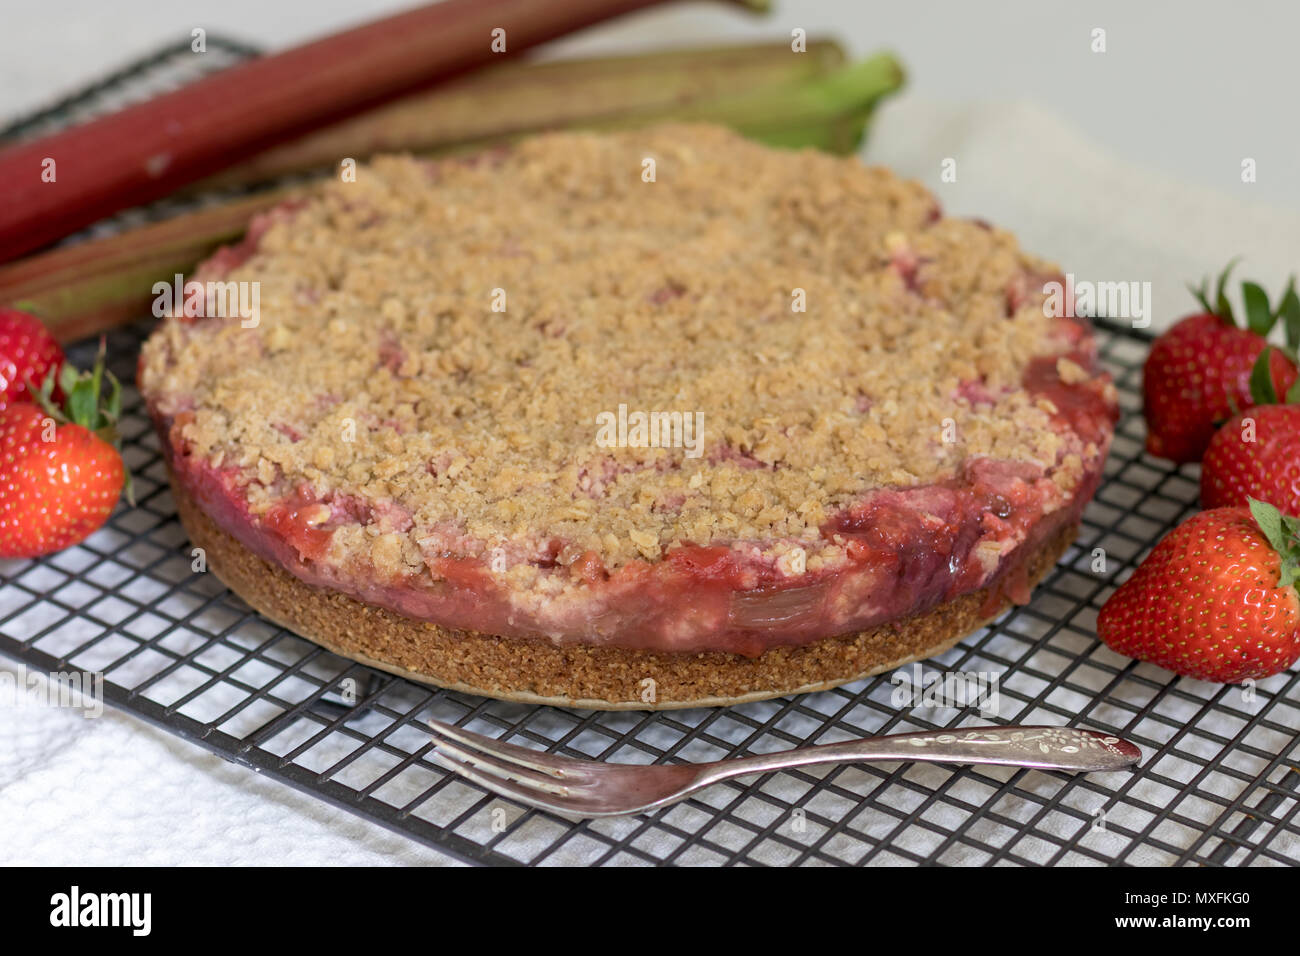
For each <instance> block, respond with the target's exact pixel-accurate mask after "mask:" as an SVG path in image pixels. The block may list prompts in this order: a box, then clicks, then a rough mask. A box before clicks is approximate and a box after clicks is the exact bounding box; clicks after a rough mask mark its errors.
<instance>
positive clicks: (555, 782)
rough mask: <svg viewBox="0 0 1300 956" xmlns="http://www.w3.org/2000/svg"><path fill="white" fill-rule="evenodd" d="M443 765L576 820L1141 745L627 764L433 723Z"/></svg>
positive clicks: (1083, 733)
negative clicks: (768, 776)
mask: <svg viewBox="0 0 1300 956" xmlns="http://www.w3.org/2000/svg"><path fill="white" fill-rule="evenodd" d="M429 727H430V729H431V731H432V733H433V740H434V747H435V749H434V751H433V753H432V754H431V755H430V756H431V757H432V758H433V760H434V762H435V763H437V764H438V765H439V766H441V767H444V768H446V769H447V770H450V771H452V772H454V773H457V774H459V775H460V776H462V777H464V778H465V779H467V780H472V781H474V782H475V783H477V784H479V785H480V786H482V787H486V788H487V789H488V790H491V791H492V792H493V793H496V794H500V795H501V796H503V797H509V798H510V799H512V800H516V801H518V802H519V803H524V804H527V805H528V806H530V807H539V808H541V809H543V810H550V811H552V812H554V813H559V814H563V815H565V816H573V817H612V816H619V815H622V814H626V813H640V812H642V811H645V810H653V809H655V808H656V807H666V806H668V805H669V804H672V803H676V802H677V801H678V800H682V799H684V798H685V797H687V796H689V795H690V794H692V793H694V792H696V791H697V790H702V789H704V788H705V787H711V786H713V784H715V783H719V782H721V781H723V780H730V779H731V778H732V777H743V776H746V775H748V774H755V773H769V772H771V771H773V770H786V769H788V768H790V767H807V766H810V765H812V764H819V763H854V762H858V761H924V762H927V763H952V764H1001V765H1003V766H1011V767H1033V768H1037V769H1039V770H1064V771H1067V772H1071V773H1091V772H1094V771H1107V770H1123V769H1125V768H1127V767H1132V766H1133V765H1134V764H1136V763H1137V762H1138V761H1139V760H1140V759H1141V758H1142V751H1140V750H1139V749H1138V748H1137V747H1136V746H1135V745H1134V744H1132V743H1130V742H1129V741H1127V740H1124V739H1122V738H1120V737H1115V736H1113V735H1111V734H1104V733H1101V732H1099V731H1096V730H1080V729H1076V728H1074V727H974V728H966V727H963V728H959V729H956V730H950V731H933V732H928V733H917V734H893V735H891V736H888V737H866V738H864V739H861V740H845V741H842V742H840V743H834V744H816V745H814V746H811V747H799V748H797V749H795V750H783V751H779V752H777V753H770V754H757V755H755V756H751V757H734V758H731V759H728V760H715V761H713V762H712V763H679V764H652V765H643V764H622V763H604V762H602V761H599V760H580V759H574V758H573V757H560V756H556V755H555V754H548V753H541V752H540V751H537V750H530V749H528V748H527V747H520V746H517V745H516V744H508V743H503V742H502V741H499V740H494V739H493V738H491V737H484V736H483V735H482V734H475V733H471V732H470V731H468V730H462V729H461V728H459V727H452V726H450V725H449V724H444V723H442V722H440V721H436V720H431V721H429Z"/></svg>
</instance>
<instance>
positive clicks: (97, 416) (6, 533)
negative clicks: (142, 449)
mask: <svg viewBox="0 0 1300 956" xmlns="http://www.w3.org/2000/svg"><path fill="white" fill-rule="evenodd" d="M104 374H105V373H104V371H103V354H102V349H101V355H100V361H99V362H98V363H97V364H96V366H95V370H94V372H92V373H84V374H81V375H78V374H77V372H76V370H75V369H73V368H72V366H71V365H66V364H65V365H64V366H63V367H62V369H61V370H60V374H59V378H60V387H61V388H62V390H63V392H64V394H65V395H66V396H67V401H66V408H65V409H64V410H59V409H57V408H55V407H54V405H53V404H52V403H51V401H50V396H51V394H52V393H53V392H54V388H55V382H54V380H55V375H54V373H53V372H50V373H49V374H47V376H46V378H45V381H44V383H43V384H42V386H41V388H40V391H39V392H38V393H37V394H36V396H35V397H36V398H37V399H38V401H39V403H40V404H34V403H31V402H15V403H14V404H12V405H9V406H7V407H5V408H3V409H0V558H32V557H36V556H38V555H42V554H49V553H50V552H52V551H58V550H60V549H62V548H66V547H68V546H69V545H73V544H76V543H77V542H78V541H82V540H84V539H85V538H86V536H88V535H89V534H90V533H91V532H92V531H94V530H96V529H97V528H99V527H100V525H102V524H103V523H104V522H105V521H106V520H108V516H109V515H110V514H111V513H112V511H113V507H114V505H116V504H117V499H118V496H119V495H120V494H121V492H122V486H123V482H124V480H125V479H126V472H125V468H124V467H123V464H122V456H121V455H119V454H118V452H117V449H116V448H115V447H114V445H113V443H112V442H113V441H114V440H115V438H116V436H115V433H114V426H115V424H116V420H117V415H118V410H119V407H120V399H121V387H120V386H119V385H118V383H117V380H116V379H114V378H113V377H112V375H111V374H109V375H108V378H109V381H110V382H111V383H112V393H111V395H110V396H109V397H108V399H107V401H106V403H104V404H103V407H101V403H100V384H101V382H102V380H103V376H104ZM128 494H129V492H128Z"/></svg>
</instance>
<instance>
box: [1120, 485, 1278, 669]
mask: <svg viewBox="0 0 1300 956" xmlns="http://www.w3.org/2000/svg"><path fill="white" fill-rule="evenodd" d="M1298 574H1300V519H1296V518H1294V517H1288V516H1284V515H1282V514H1281V512H1279V511H1278V510H1277V509H1276V508H1274V507H1273V506H1272V505H1269V504H1265V503H1264V502H1261V501H1255V500H1252V501H1251V502H1250V506H1249V507H1248V508H1214V509H1212V510H1210V511H1202V512H1200V513H1199V514H1197V515H1194V516H1193V517H1191V518H1189V519H1188V520H1187V521H1184V522H1183V523H1182V524H1180V525H1179V526H1178V527H1177V528H1175V529H1174V530H1173V531H1171V532H1169V534H1167V535H1166V536H1165V537H1164V539H1163V540H1161V541H1160V543H1159V544H1157V545H1156V546H1155V549H1154V550H1153V551H1152V552H1151V554H1150V555H1149V556H1148V557H1147V559H1146V560H1145V561H1143V562H1142V563H1141V564H1140V565H1139V566H1138V568H1137V570H1136V571H1134V572H1133V576H1132V577H1130V578H1129V579H1128V580H1127V581H1125V582H1124V584H1122V585H1121V586H1120V588H1119V589H1118V590H1117V591H1116V592H1115V593H1114V594H1112V595H1111V597H1110V600H1108V601H1107V602H1106V604H1105V606H1104V607H1102V609H1101V613H1100V614H1099V615H1098V616H1097V636H1098V637H1100V638H1101V639H1102V640H1103V641H1104V642H1105V643H1106V645H1107V646H1108V647H1109V648H1110V649H1111V650H1113V651H1117V652H1119V653H1120V654H1126V655H1128V656H1129V657H1136V658H1137V659H1138V660H1143V661H1150V662H1151V663H1153V664H1158V665H1160V666H1161V667H1164V668H1167V669H1169V670H1171V671H1173V672H1174V673H1176V674H1183V675H1185V676H1187V677H1195V678H1196V679H1198V680H1208V681H1218V682H1222V683H1237V682H1239V681H1243V680H1246V679H1248V678H1259V677H1268V676H1269V675H1271V674H1276V673H1278V672H1279V671H1283V670H1285V669H1286V668H1288V667H1290V666H1291V665H1292V664H1293V663H1295V661H1296V659H1297V658H1298V657H1300V594H1297V592H1296V586H1295V585H1296V577H1297V575H1298Z"/></svg>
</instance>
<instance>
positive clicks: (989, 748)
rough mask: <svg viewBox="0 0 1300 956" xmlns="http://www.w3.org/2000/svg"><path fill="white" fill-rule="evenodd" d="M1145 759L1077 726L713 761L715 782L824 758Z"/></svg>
mask: <svg viewBox="0 0 1300 956" xmlns="http://www.w3.org/2000/svg"><path fill="white" fill-rule="evenodd" d="M1141 758H1142V751H1141V750H1139V749H1138V748H1137V747H1136V746H1134V745H1133V744H1131V743H1129V742H1128V741H1127V740H1123V739H1121V738H1119V737H1116V736H1114V735H1113V734H1105V733H1101V732H1099V731H1095V730H1080V729H1077V728H1074V727H997V728H982V729H977V730H967V729H957V730H949V731H934V732H926V733H915V734H894V735H891V736H888V737H870V738H867V739H865V740H846V741H844V742H843V743H836V744H815V745H813V746H811V747H800V748H798V749H796V750H785V751H780V752H777V753H771V754H758V755H756V756H752V757H739V758H734V759H729V760H719V761H716V762H715V763H713V764H711V765H710V770H709V772H708V773H707V775H706V777H705V778H702V779H701V781H700V782H701V783H704V780H705V779H707V780H708V782H710V783H713V782H717V781H720V780H728V779H730V778H732V777H740V776H745V775H747V774H751V773H766V772H768V771H771V770H785V769H788V768H790V767H806V766H809V765H812V764H820V763H853V762H858V761H873V762H874V761H884V762H888V761H922V762H927V763H958V764H1001V765H1005V766H1013V767H1035V768H1039V769H1044V770H1064V771H1069V772H1073V773H1086V772H1090V771H1109V770H1124V769H1126V768H1128V767H1131V766H1133V765H1134V764H1136V763H1137V762H1138V761H1139V760H1140V759H1141Z"/></svg>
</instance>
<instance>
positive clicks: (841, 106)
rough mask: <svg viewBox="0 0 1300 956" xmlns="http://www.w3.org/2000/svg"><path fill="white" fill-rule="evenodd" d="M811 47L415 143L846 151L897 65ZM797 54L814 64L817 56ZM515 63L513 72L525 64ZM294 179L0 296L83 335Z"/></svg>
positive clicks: (123, 311)
mask: <svg viewBox="0 0 1300 956" xmlns="http://www.w3.org/2000/svg"><path fill="white" fill-rule="evenodd" d="M811 48H812V45H810V49H811ZM818 48H819V50H821V52H820V53H819V54H818V57H819V58H820V63H821V68H820V72H817V71H816V70H810V71H809V72H808V73H806V74H804V76H803V77H802V78H798V79H795V80H794V81H793V82H789V81H788V80H787V82H785V83H784V84H781V85H775V86H773V85H767V86H760V85H751V86H750V87H749V88H748V89H747V90H745V88H743V87H742V88H741V90H744V91H740V90H738V89H737V88H736V87H735V86H734V85H732V84H726V89H725V90H723V91H722V92H715V93H713V94H711V95H708V96H699V97H698V98H696V99H693V100H690V101H688V102H685V103H672V104H669V105H662V106H659V107H655V108H642V109H641V110H640V111H639V112H636V113H634V114H633V115H624V114H623V113H622V112H621V111H618V110H613V109H611V110H610V111H608V112H607V113H603V114H602V115H590V114H588V115H581V116H572V117H570V118H569V119H567V120H562V119H560V118H559V117H558V116H557V114H556V112H555V111H554V109H552V110H551V112H549V113H546V112H545V111H538V112H537V113H536V114H535V115H536V116H537V120H535V122H536V125H535V126H533V127H530V128H522V127H521V128H515V129H509V130H508V131H506V130H503V128H502V127H496V130H497V132H496V133H495V134H494V135H488V136H483V137H480V138H477V139H473V138H471V139H460V140H456V141H454V142H443V143H442V145H440V146H439V147H437V148H434V149H432V150H420V151H419V152H421V154H423V155H446V154H448V153H455V152H461V151H464V150H467V149H476V148H481V147H483V146H486V145H490V144H492V143H499V142H502V141H509V140H512V139H517V138H519V137H521V136H524V135H527V134H529V133H532V132H537V131H539V130H542V129H558V128H580V129H623V128H629V127H637V126H644V125H648V124H652V123H658V122H666V121H683V122H712V123H719V124H722V125H725V126H730V127H731V128H733V129H735V130H737V131H738V132H740V133H742V134H744V135H747V136H750V137H752V138H754V139H757V140H759V141H761V142H765V143H768V144H770V145H774V146H781V147H801V146H812V147H816V148H819V149H824V150H828V151H831V152H837V153H848V152H851V151H853V150H855V149H856V148H857V146H858V145H859V144H860V142H861V139H862V136H863V133H864V130H865V128H866V124H867V121H868V119H869V117H870V115H871V112H872V110H873V108H874V106H875V105H876V103H877V102H878V101H879V100H880V99H881V98H882V97H884V96H886V95H887V94H889V93H891V92H893V91H894V90H896V89H898V87H899V86H900V85H901V83H902V79H903V75H902V70H901V68H900V67H899V65H898V63H897V61H896V60H894V58H893V57H891V56H889V55H888V54H881V55H878V56H875V57H872V58H871V59H868V60H865V61H862V62H860V63H856V64H851V65H848V66H842V67H838V68H833V69H830V70H829V71H827V70H826V67H827V66H828V65H830V66H833V65H834V59H835V54H834V53H832V52H830V51H829V48H828V47H825V46H822V45H818ZM766 49H767V50H768V51H769V53H770V54H773V55H774V54H775V53H776V52H777V51H778V50H779V51H780V54H781V55H780V59H781V60H784V59H785V58H788V57H791V56H793V57H796V58H797V57H799V56H806V55H808V54H792V53H791V52H790V51H789V49H788V48H787V47H785V45H781V46H780V47H779V48H778V47H767V48H766ZM697 52H698V51H697ZM688 55H689V54H677V55H676V57H677V58H678V60H677V62H678V63H679V64H680V62H682V60H681V58H682V57H686V56H688ZM661 56H662V54H661ZM575 62H576V63H577V66H574V65H573V64H572V63H569V64H566V63H556V64H547V65H546V69H547V70H548V71H549V72H550V74H551V76H552V77H553V78H554V77H556V76H558V75H562V73H563V70H562V69H561V68H562V67H567V68H570V69H575V70H584V69H589V68H590V67H591V61H575ZM604 62H608V61H604ZM660 62H663V61H660ZM808 62H809V63H812V64H814V65H815V63H816V62H818V61H808ZM518 69H519V71H520V72H523V71H526V70H530V69H535V67H532V66H525V67H519V68H518ZM782 69H784V67H782ZM785 75H787V77H788V74H785ZM751 78H752V75H751ZM620 82H621V79H620V75H619V74H618V73H617V71H614V70H612V67H611V68H610V77H609V80H608V82H607V83H606V84H605V85H606V87H609V88H616V89H621V87H619V83H620ZM718 83H719V84H720V85H722V84H723V83H724V81H723V80H722V79H721V78H719V80H718ZM643 85H644V84H643V82H642V79H641V78H638V79H637V82H636V83H634V84H630V89H629V91H627V92H628V94H629V98H635V96H637V95H641V94H640V93H639V92H638V91H640V90H642V89H643ZM607 92H608V90H607ZM547 102H550V101H549V100H548V101H547ZM638 102H640V103H642V104H643V107H644V103H645V102H646V100H645V98H644V97H642V99H640V100H639V101H638ZM335 155H336V156H337V154H335ZM344 155H350V153H349V152H344ZM336 161H337V159H332V160H331V162H336ZM302 188H308V187H306V186H304V187H299V189H289V188H284V187H281V188H276V189H268V190H264V191H261V192H256V193H253V194H252V195H250V196H248V197H246V198H242V199H239V200H236V201H233V202H229V203H226V204H223V205H217V206H209V207H205V208H202V209H199V210H197V211H195V212H190V213H184V214H182V215H180V216H176V217H174V218H172V219H168V220H166V221H164V222H160V223H154V224H151V225H147V226H142V227H138V228H135V229H129V230H126V231H124V232H121V233H119V234H117V235H114V236H110V237H107V238H104V239H97V240H91V241H89V242H84V243H80V244H78V245H74V246H68V247H64V248H60V249H54V250H52V251H50V252H46V253H43V254H40V255H37V256H32V257H29V258H27V259H22V260H19V261H16V262H12V263H7V264H4V265H0V303H9V304H12V305H16V306H18V307H20V308H24V309H26V310H28V311H30V312H32V313H33V314H35V315H38V316H40V317H41V319H42V320H43V321H45V322H46V324H47V325H48V326H49V327H50V328H51V330H52V331H53V333H54V335H55V337H56V338H57V339H59V341H61V342H69V341H74V340H76V339H80V338H84V337H86V336H88V335H93V334H97V333H99V332H102V331H105V330H107V329H109V328H112V327H114V326H117V325H121V324H124V323H126V322H129V321H131V320H133V319H137V318H140V317H142V316H143V315H145V314H147V310H148V306H149V302H150V301H151V299H152V297H153V294H152V289H153V285H154V283H156V282H159V281H165V282H170V281H171V280H172V279H173V277H174V276H175V275H176V273H188V272H189V271H190V270H191V269H193V267H194V266H195V265H196V264H197V263H198V262H200V261H202V260H203V259H204V258H206V257H207V256H208V255H210V254H211V253H212V252H213V251H215V249H216V248H217V247H219V246H221V245H224V244H226V243H230V242H234V241H237V240H238V239H239V238H240V237H241V236H242V235H243V233H244V231H245V227H246V226H247V224H248V220H249V218H250V217H252V216H253V215H254V214H255V213H257V212H260V211H263V210H265V209H268V208H270V207H271V206H274V205H276V204H277V203H279V202H281V201H283V200H284V199H285V198H286V197H288V196H289V195H292V194H294V193H296V192H298V191H299V190H300V189H302Z"/></svg>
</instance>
